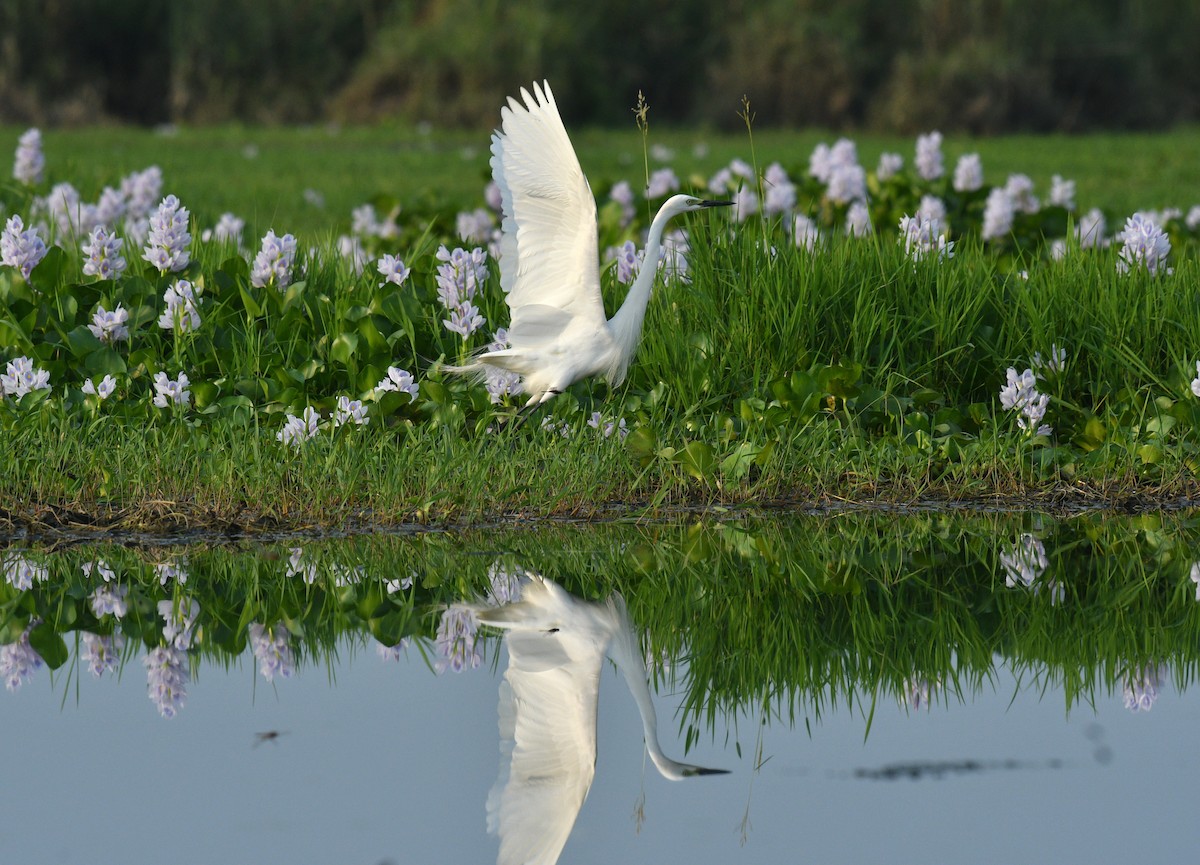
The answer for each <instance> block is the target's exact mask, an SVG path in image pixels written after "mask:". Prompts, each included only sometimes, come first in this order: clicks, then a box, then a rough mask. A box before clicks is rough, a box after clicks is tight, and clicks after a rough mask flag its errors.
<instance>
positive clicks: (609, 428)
mask: <svg viewBox="0 0 1200 865" xmlns="http://www.w3.org/2000/svg"><path fill="white" fill-rule="evenodd" d="M601 424H603V432H604V437H605V438H609V437H610V436H611V435H612V434H613V433H616V434H617V438H619V439H620V440H621V441H624V440H625V436H627V435H629V429H628V427H626V425H625V418H621V419H620V420H619V421H611V420H610V421H606V420H604V416H603V415H601V414H600V412H598V411H594V412H592V416H591V417H590V418H588V422H587V425H588V426H590V427H591V428H592V429H601Z"/></svg>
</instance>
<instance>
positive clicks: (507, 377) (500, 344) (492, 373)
mask: <svg viewBox="0 0 1200 865" xmlns="http://www.w3.org/2000/svg"><path fill="white" fill-rule="evenodd" d="M508 347H509V346H508V331H507V330H505V329H504V328H499V329H498V330H497V331H496V333H495V336H494V338H493V340H492V342H491V343H490V344H489V345H488V347H487V350H488V351H501V350H503V349H506V348H508ZM483 375H484V379H483V384H484V387H486V388H487V392H488V397H489V398H490V399H491V401H492V403H493V404H499V403H501V402H502V401H503V400H504V397H506V396H508V395H510V394H518V393H520V392H521V375H520V373H516V372H512V371H511V370H507V369H501V368H500V367H496V366H492V365H491V364H488V365H487V366H486V367H485V368H484V370H483Z"/></svg>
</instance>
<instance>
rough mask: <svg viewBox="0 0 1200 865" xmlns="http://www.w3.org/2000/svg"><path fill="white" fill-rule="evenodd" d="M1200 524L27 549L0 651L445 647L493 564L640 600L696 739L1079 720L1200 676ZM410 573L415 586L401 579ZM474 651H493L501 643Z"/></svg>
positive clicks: (983, 517)
mask: <svg viewBox="0 0 1200 865" xmlns="http://www.w3.org/2000/svg"><path fill="white" fill-rule="evenodd" d="M1197 529H1198V525H1197V521H1196V518H1195V516H1194V515H1193V514H1169V515H1144V516H1137V517H1121V516H1114V515H1112V514H1098V513H1090V514H1076V515H1073V516H1071V517H1069V518H1063V519H1055V518H1053V517H1050V516H1048V515H1043V514H1023V515H1014V514H1001V513H990V514H976V515H971V516H963V515H956V514H946V513H933V512H925V513H910V514H898V513H854V512H853V511H845V512H840V513H838V514H837V517H836V518H830V516H829V515H828V514H817V515H812V516H806V517H796V516H792V517H790V518H787V519H779V518H767V519H756V518H738V519H726V520H722V521H714V520H699V521H692V522H670V523H655V522H643V523H638V524H634V523H631V522H609V523H605V524H601V525H596V526H586V527H585V526H579V525H558V526H554V525H542V526H539V527H529V526H524V527H523V526H519V525H518V526H506V527H501V528H494V529H474V530H466V531H460V532H440V531H439V532H411V533H407V534H399V535H389V534H386V533H375V534H369V535H360V536H356V537H351V538H349V539H343V540H337V541H321V542H302V543H303V548H302V552H301V553H300V556H299V560H298V561H291V562H289V559H291V558H292V552H291V549H290V547H291V546H292V545H293V543H294V542H289V541H287V540H286V539H285V540H284V541H283V542H274V543H271V542H268V543H263V542H256V543H252V544H229V545H225V544H221V543H215V544H214V543H209V544H206V545H205V546H203V547H200V546H190V547H173V546H163V545H158V544H156V545H154V546H148V547H139V546H136V545H121V544H113V543H101V544H74V545H58V546H56V547H54V548H38V547H31V548H18V547H15V546H13V547H9V548H8V549H6V550H4V551H2V552H0V565H2V566H3V568H4V569H5V571H4V572H5V573H6V574H7V573H9V572H10V570H11V568H12V566H14V564H15V563H16V562H17V561H18V558H17V557H18V556H20V557H23V560H25V561H28V562H32V563H34V564H35V565H37V566H39V567H41V568H44V572H43V573H44V574H45V576H44V578H41V579H34V580H33V582H32V584H31V585H30V587H29V588H27V589H17V588H16V587H15V586H14V585H12V584H11V580H9V581H6V580H0V645H4V644H9V643H12V642H14V641H16V640H17V639H18V638H19V637H20V636H21V634H22V633H24V632H26V631H27V630H28V629H30V628H31V626H32V630H31V631H30V642H31V643H32V644H33V646H34V648H35V649H36V650H37V651H38V652H39V653H40V654H41V655H42V657H43V658H44V659H45V660H46V662H47V664H48V665H49V666H51V667H52V668H59V669H61V670H62V671H63V672H64V673H68V678H69V676H70V675H72V674H73V675H79V674H81V667H82V665H81V664H80V663H79V647H78V645H77V643H76V639H77V637H78V635H79V634H80V633H83V632H90V633H99V634H111V633H114V632H119V633H121V634H123V635H124V637H125V638H126V640H127V641H128V642H127V646H126V649H125V651H124V653H123V656H124V660H125V663H127V664H129V665H130V668H129V669H127V670H126V674H127V675H132V674H134V671H133V669H132V668H133V666H135V665H136V667H137V669H138V671H139V672H138V673H137V674H138V675H140V674H141V673H140V670H141V664H140V663H139V659H140V657H141V655H142V654H144V653H145V651H146V650H148V649H150V648H153V647H156V646H159V645H160V644H161V643H162V642H163V635H162V628H163V621H162V617H161V615H160V614H159V613H158V611H157V605H158V602H159V601H161V600H178V601H188V602H190V601H193V600H194V601H196V602H197V603H198V604H199V609H200V613H199V617H198V620H197V625H198V627H197V630H196V633H197V640H196V644H195V645H194V647H193V648H192V656H193V657H203V658H205V659H207V660H209V661H210V662H212V661H215V662H217V663H225V664H230V663H233V662H234V661H235V659H237V658H238V657H239V656H240V657H243V658H248V657H249V655H248V654H247V631H248V627H249V625H250V624H251V623H252V622H257V623H260V624H263V625H268V626H269V625H277V626H279V629H280V631H281V632H285V633H286V634H287V637H288V641H289V644H290V646H291V648H292V650H293V651H294V652H295V654H296V657H297V662H298V667H300V668H301V673H302V674H304V675H312V674H313V673H314V671H315V670H316V669H317V668H320V667H321V666H323V664H324V659H326V658H329V657H336V656H337V655H338V654H339V653H340V652H342V651H344V650H346V649H347V647H350V648H351V649H352V650H354V649H359V648H365V647H369V646H371V645H373V644H374V642H375V641H379V642H382V643H384V644H385V645H389V646H390V645H395V644H396V643H397V642H399V641H400V640H401V639H402V638H405V637H408V638H412V639H413V640H414V644H413V646H412V648H410V649H409V651H410V652H416V651H422V652H424V653H425V654H426V655H428V656H430V657H433V656H436V653H437V649H436V647H435V646H434V645H433V641H434V638H435V636H436V634H437V628H438V624H439V621H440V618H441V614H442V611H443V610H444V609H445V607H446V606H447V605H449V604H453V603H454V602H456V601H461V600H464V599H474V598H479V597H482V596H484V594H485V593H486V592H487V590H488V588H489V586H490V585H491V583H490V577H491V573H492V572H493V570H494V569H499V570H502V571H507V572H509V573H513V572H516V571H517V570H518V569H520V568H526V569H532V570H535V571H538V572H540V573H543V574H545V575H546V576H549V577H551V578H553V579H555V580H556V581H558V582H559V583H561V584H562V585H563V586H564V588H566V589H567V590H569V591H571V592H573V593H575V594H577V595H579V596H581V597H584V598H589V599H593V600H599V599H603V598H605V597H607V596H608V595H609V594H610V593H612V592H614V591H619V592H621V593H622V594H623V595H624V596H625V598H626V599H627V601H628V604H629V609H630V612H631V615H632V617H633V619H634V621H635V622H636V623H637V624H638V625H639V626H641V627H642V628H644V629H645V631H646V637H645V645H646V647H647V649H648V656H649V657H651V658H659V657H664V658H667V659H669V660H671V661H672V662H673V664H672V665H671V666H669V667H668V668H667V670H666V672H662V673H659V674H658V675H659V678H660V679H664V678H665V679H666V680H668V681H670V679H671V677H672V676H673V675H676V674H679V675H680V681H677V682H674V683H673V684H674V685H675V686H676V688H677V689H678V691H679V692H681V693H682V704H683V710H682V713H681V715H680V724H681V726H687V727H688V728H689V734H688V736H689V741H693V740H694V739H695V737H696V736H698V735H701V733H702V731H703V730H706V729H710V725H711V724H712V722H713V720H714V719H715V718H716V717H718V716H722V717H733V716H741V717H745V716H746V715H750V716H751V717H754V718H757V717H759V716H761V717H763V718H765V719H767V720H769V721H773V722H783V723H785V724H787V723H796V722H797V721H798V719H801V718H805V717H811V716H813V715H816V716H819V715H820V714H821V712H822V711H824V709H825V708H826V707H828V706H829V705H830V704H831V703H833V704H843V703H849V704H850V705H851V706H852V707H854V708H856V709H857V710H859V711H861V712H862V713H863V714H864V715H869V713H870V712H871V708H872V706H873V705H874V704H875V703H876V702H877V701H879V700H891V699H901V700H903V699H904V695H905V694H907V693H908V690H909V688H910V687H911V686H912V684H913V683H915V682H919V681H925V682H928V683H930V684H931V685H933V698H934V700H936V701H945V702H951V703H952V702H955V701H957V700H959V699H962V698H964V697H965V696H966V695H969V694H971V693H972V692H973V691H975V690H977V689H980V688H987V687H989V683H990V681H991V680H992V677H993V676H994V675H995V672H996V670H997V668H998V667H1000V666H1002V665H1007V666H1010V667H1011V668H1013V669H1015V670H1016V671H1017V673H1018V675H1019V676H1020V677H1021V678H1022V679H1024V680H1025V681H1026V682H1028V683H1030V684H1031V685H1032V686H1034V687H1038V686H1041V687H1045V686H1049V685H1056V686H1061V687H1062V688H1063V689H1064V692H1065V699H1066V706H1065V707H1064V708H1066V709H1070V708H1071V707H1072V706H1076V705H1080V704H1087V703H1089V702H1093V701H1096V700H1098V699H1101V698H1103V697H1104V695H1105V694H1112V693H1113V692H1117V693H1119V692H1120V689H1121V687H1122V685H1123V684H1124V683H1125V682H1126V681H1127V680H1128V679H1129V678H1130V676H1131V674H1133V672H1134V671H1139V670H1142V669H1144V668H1145V667H1146V666H1147V665H1151V666H1157V665H1159V664H1167V665H1169V672H1168V673H1167V674H1166V675H1169V676H1170V677H1171V678H1172V679H1173V680H1174V681H1175V683H1176V684H1177V686H1178V687H1181V688H1183V687H1186V686H1188V685H1190V684H1191V683H1192V682H1193V681H1194V679H1195V677H1196V673H1197V669H1198V666H1197V665H1198V662H1200V654H1198V649H1197V647H1198V646H1200V639H1198V638H1200V604H1197V603H1196V599H1195V592H1196V585H1195V583H1194V582H1193V581H1192V580H1191V579H1190V578H1189V577H1190V569H1191V566H1192V562H1193V560H1194V554H1193V551H1194V550H1195V548H1196V543H1197V540H1198V537H1197ZM207 538H208V540H209V541H213V540H217V539H216V538H214V537H213V536H212V535H209V536H207ZM1024 545H1029V546H1032V547H1035V548H1037V547H1040V549H1041V550H1042V551H1043V552H1044V555H1045V566H1044V569H1043V568H1035V569H1034V570H1035V571H1038V573H1034V572H1032V571H1031V572H1030V573H1029V574H1028V577H1029V580H1030V582H1029V583H1028V585H1026V584H1025V581H1024V580H1023V579H1022V578H1021V577H1020V576H1019V575H1018V573H1017V572H1016V571H1013V570H1009V569H1006V566H1005V565H1004V562H1003V559H1002V557H1004V556H1009V555H1011V554H1012V553H1013V551H1014V549H1016V548H1018V547H1020V546H1024ZM97 561H103V562H104V563H105V564H106V565H107V566H108V567H109V568H110V569H111V570H112V571H113V573H114V575H115V580H114V584H115V585H120V586H124V587H126V588H127V590H128V594H127V595H126V601H127V605H128V608H129V612H128V613H127V614H126V615H125V616H124V617H123V618H121V619H120V620H119V621H118V620H116V619H114V618H113V617H112V616H101V617H97V616H96V615H95V613H94V611H93V609H92V607H91V601H90V597H91V595H92V593H93V592H94V591H95V590H96V588H97V586H99V585H100V582H99V579H98V577H97V576H95V575H93V576H92V577H90V578H89V577H87V576H86V575H85V574H84V571H83V566H84V565H85V564H88V563H94V562H97ZM163 563H181V564H182V566H183V569H184V571H185V572H186V582H185V583H177V582H176V581H174V580H166V581H165V585H164V582H163V581H162V580H161V579H160V577H159V575H158V574H157V573H156V571H155V569H154V565H156V564H163ZM410 574H411V575H412V576H413V585H412V586H411V587H410V588H405V589H402V590H395V587H391V588H389V586H388V581H391V580H399V579H402V578H404V577H407V576H409V575H410ZM305 575H307V576H305ZM39 623H40V624H39ZM478 649H479V652H480V655H481V660H482V661H486V660H487V659H489V658H494V657H495V655H496V653H497V641H496V639H495V637H489V638H488V640H487V642H486V645H483V644H481V645H480V646H479V647H478ZM72 659H75V660H74V666H72ZM683 662H686V663H683ZM72 670H73V673H71V671H72ZM672 670H674V671H675V673H672V672H671V671H672ZM322 674H323V673H322ZM41 675H44V673H43V674H41ZM278 686H279V687H281V688H285V687H286V684H279V685H278ZM147 711H152V710H151V709H149V708H147Z"/></svg>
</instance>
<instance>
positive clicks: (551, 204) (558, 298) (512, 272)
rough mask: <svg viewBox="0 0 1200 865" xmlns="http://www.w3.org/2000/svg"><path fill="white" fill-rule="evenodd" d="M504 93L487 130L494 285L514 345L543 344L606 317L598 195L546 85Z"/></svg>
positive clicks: (600, 322) (598, 322)
mask: <svg viewBox="0 0 1200 865" xmlns="http://www.w3.org/2000/svg"><path fill="white" fill-rule="evenodd" d="M521 98H522V100H523V101H524V104H523V105H522V104H521V103H519V102H517V101H516V100H515V99H512V98H509V100H508V105H507V106H505V107H504V108H502V109H501V110H500V117H501V128H500V129H499V130H498V131H497V132H495V133H494V134H493V135H492V160H491V165H492V177H493V179H494V180H495V181H496V185H497V186H499V187H500V195H501V200H502V204H503V211H504V221H503V223H502V225H501V236H500V285H501V286H502V287H503V289H504V291H505V292H506V294H507V298H506V299H507V301H508V306H509V309H510V310H511V312H512V323H511V324H510V326H509V329H508V338H509V341H510V343H511V344H512V345H513V346H514V347H526V346H537V345H541V344H543V343H545V342H547V341H549V340H551V339H553V338H554V337H556V336H558V335H560V334H561V333H562V332H563V331H564V330H565V329H566V328H567V326H568V325H569V324H571V323H573V322H576V321H578V320H582V321H583V322H584V323H591V324H596V325H600V324H602V323H603V322H604V321H605V317H604V302H603V300H602V298H601V295H600V273H599V267H598V259H599V255H598V252H597V241H596V201H595V199H594V198H593V197H592V190H591V187H590V186H588V182H587V178H586V177H584V175H583V170H582V169H581V168H580V167H579V160H578V159H577V158H576V157H575V151H574V149H573V148H572V147H571V140H570V139H569V138H568V137H567V130H566V129H565V128H563V124H562V119H561V118H560V117H559V116H558V106H557V105H555V103H554V94H552V93H551V92H550V85H549V83H547V82H543V83H542V85H541V86H538V85H537V84H534V85H533V94H532V95H531V94H530V93H529V91H528V90H526V89H525V88H521Z"/></svg>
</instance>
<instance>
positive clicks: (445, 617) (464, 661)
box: [433, 607, 483, 673]
mask: <svg viewBox="0 0 1200 865" xmlns="http://www.w3.org/2000/svg"><path fill="white" fill-rule="evenodd" d="M478 630H479V622H478V621H477V620H476V619H475V614H474V613H473V612H471V610H469V609H468V608H466V607H450V608H449V609H447V610H446V611H445V612H444V613H442V617H441V619H440V620H439V621H438V628H437V636H436V637H435V638H434V649H435V650H436V652H437V660H436V661H435V662H434V665H433V666H434V669H435V670H436V671H437V672H439V673H442V672H445V670H446V668H447V667H448V668H450V669H451V670H453V671H454V672H456V673H461V672H462V671H463V670H465V669H467V668H468V667H469V668H470V669H472V670H473V669H475V668H476V667H478V666H479V664H480V662H481V661H482V660H483V657H482V656H481V655H480V654H479V651H478V649H477V648H476V643H477V640H478V635H477V632H478Z"/></svg>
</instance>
